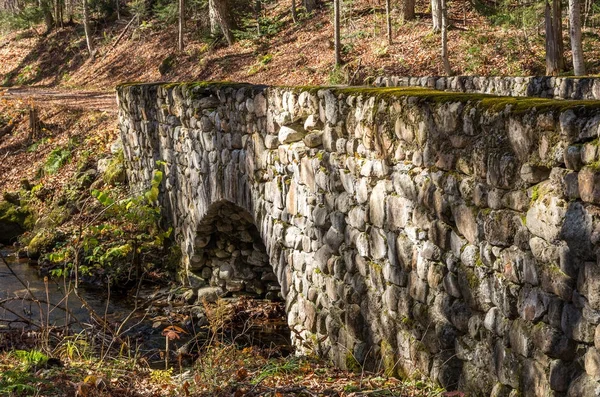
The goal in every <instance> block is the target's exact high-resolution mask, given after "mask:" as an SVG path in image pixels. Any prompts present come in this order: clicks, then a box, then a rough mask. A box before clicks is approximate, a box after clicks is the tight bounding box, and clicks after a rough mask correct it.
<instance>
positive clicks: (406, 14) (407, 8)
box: [401, 0, 415, 22]
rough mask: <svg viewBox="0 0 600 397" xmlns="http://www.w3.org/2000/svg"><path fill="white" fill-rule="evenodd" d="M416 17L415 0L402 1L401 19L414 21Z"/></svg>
mask: <svg viewBox="0 0 600 397" xmlns="http://www.w3.org/2000/svg"><path fill="white" fill-rule="evenodd" d="M414 19H415V0H404V1H402V16H401V20H402V22H404V21H412V20H414Z"/></svg>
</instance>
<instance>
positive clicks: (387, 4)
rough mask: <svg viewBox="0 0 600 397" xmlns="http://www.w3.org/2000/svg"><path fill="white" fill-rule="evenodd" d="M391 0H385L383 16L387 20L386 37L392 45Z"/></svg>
mask: <svg viewBox="0 0 600 397" xmlns="http://www.w3.org/2000/svg"><path fill="white" fill-rule="evenodd" d="M390 3H391V0H385V16H386V20H387V37H388V43H389V45H392V10H391V8H392V5H391V4H390Z"/></svg>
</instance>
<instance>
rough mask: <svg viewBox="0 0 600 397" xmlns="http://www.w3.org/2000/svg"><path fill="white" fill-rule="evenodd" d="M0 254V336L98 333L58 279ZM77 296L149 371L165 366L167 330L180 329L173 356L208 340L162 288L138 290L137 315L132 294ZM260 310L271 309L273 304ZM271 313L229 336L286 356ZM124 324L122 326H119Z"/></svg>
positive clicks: (85, 289) (283, 332) (285, 341)
mask: <svg viewBox="0 0 600 397" xmlns="http://www.w3.org/2000/svg"><path fill="white" fill-rule="evenodd" d="M0 252H1V253H2V255H3V256H4V258H5V259H6V261H7V263H8V265H9V267H7V266H6V265H5V263H4V262H3V261H1V260H0V332H7V331H10V330H21V329H34V330H35V329H36V328H39V326H40V325H42V326H43V327H46V326H50V327H58V328H62V327H64V326H65V324H68V325H69V332H70V333H77V332H80V331H82V330H84V329H85V330H91V329H93V330H95V331H96V332H97V333H101V332H102V326H101V325H100V324H99V323H98V321H95V320H94V319H93V316H91V315H90V311H89V310H88V308H86V307H85V305H84V304H83V303H82V301H81V300H80V299H79V298H78V297H77V296H76V295H75V294H74V293H71V294H69V297H68V299H66V298H65V290H67V289H68V288H69V286H68V285H66V286H65V285H64V284H63V279H61V278H54V279H53V278H50V279H49V280H48V279H47V280H48V281H44V278H43V277H40V276H39V274H38V268H37V266H36V265H32V264H30V262H29V261H28V260H27V259H18V257H17V255H16V252H15V251H14V250H12V249H11V248H8V247H2V248H1V249H0ZM11 270H12V271H11ZM67 283H68V280H67ZM23 284H25V285H23ZM70 288H72V286H71V287H70ZM32 295H33V296H32ZM79 295H80V296H81V298H82V299H83V300H85V302H86V303H87V305H89V307H91V309H92V310H93V311H94V312H95V313H96V314H97V315H98V317H100V318H101V319H105V320H106V322H107V323H108V324H109V326H110V327H111V328H112V329H114V330H116V329H119V327H120V329H121V332H122V333H121V338H122V339H127V340H128V341H129V343H130V349H131V350H132V351H134V352H136V354H140V355H141V356H142V357H144V358H145V359H146V361H147V362H148V363H149V364H150V365H151V366H152V367H159V366H161V365H164V360H163V359H162V358H161V352H163V353H164V348H165V337H164V336H163V335H162V331H163V329H165V328H166V327H168V326H170V325H176V326H177V327H181V329H183V330H185V332H183V333H182V334H181V335H180V338H179V339H177V340H176V341H173V342H171V347H172V349H173V350H172V353H174V351H175V350H176V349H177V348H180V347H181V348H183V349H184V351H186V352H187V351H189V350H190V349H189V345H190V344H194V345H195V346H196V348H197V347H198V346H202V344H203V343H204V342H206V340H207V338H208V331H207V328H206V325H207V319H206V317H205V315H204V313H203V309H202V307H201V306H194V305H186V304H185V303H183V302H179V301H175V300H171V299H170V298H171V296H172V294H171V293H170V292H169V290H168V289H166V288H163V289H161V290H159V289H153V290H152V289H146V290H142V291H140V293H139V297H138V299H137V302H138V307H137V310H136V297H135V293H134V292H132V293H131V294H128V295H117V294H115V293H113V294H111V295H110V296H109V291H108V289H107V288H99V287H93V286H88V285H84V286H80V288H79ZM36 299H37V300H39V301H40V303H37V302H36ZM265 305H271V307H272V306H273V303H272V302H268V303H265ZM265 307H269V306H265ZM40 309H41V311H40ZM254 310H255V311H256V309H254ZM261 310H262V309H261ZM273 312H274V313H278V314H279V316H268V318H267V319H266V320H261V321H258V322H256V324H255V325H252V326H250V327H248V325H247V324H233V325H232V326H231V329H230V330H229V331H228V334H229V335H230V336H231V338H232V339H235V340H236V341H243V342H242V344H243V345H254V346H259V347H261V348H276V349H278V350H279V351H280V353H281V354H282V355H288V354H289V353H291V352H292V348H291V343H290V330H289V328H288V327H287V324H286V321H285V313H284V312H283V313H281V310H279V312H278V311H277V310H273ZM281 314H283V315H282V316H281ZM123 321H126V323H124V324H123ZM238 333H243V335H242V336H243V338H239V335H238ZM192 335H195V339H193V338H192ZM109 337H110V336H109ZM186 345H187V347H186Z"/></svg>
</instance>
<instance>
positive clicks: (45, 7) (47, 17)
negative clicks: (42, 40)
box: [40, 0, 54, 33]
mask: <svg viewBox="0 0 600 397" xmlns="http://www.w3.org/2000/svg"><path fill="white" fill-rule="evenodd" d="M51 4H52V3H51V0H41V1H40V7H41V9H42V14H43V15H44V25H46V33H50V32H51V31H52V28H53V27H54V18H53V17H52V5H51Z"/></svg>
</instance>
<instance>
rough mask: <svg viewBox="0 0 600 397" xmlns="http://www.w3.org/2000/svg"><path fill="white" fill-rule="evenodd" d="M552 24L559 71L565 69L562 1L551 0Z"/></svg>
mask: <svg viewBox="0 0 600 397" xmlns="http://www.w3.org/2000/svg"><path fill="white" fill-rule="evenodd" d="M552 26H553V27H554V40H555V42H556V49H557V51H558V54H557V57H558V68H559V71H563V70H565V67H566V61H565V55H564V54H565V45H564V43H563V34H562V3H561V0H552Z"/></svg>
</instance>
